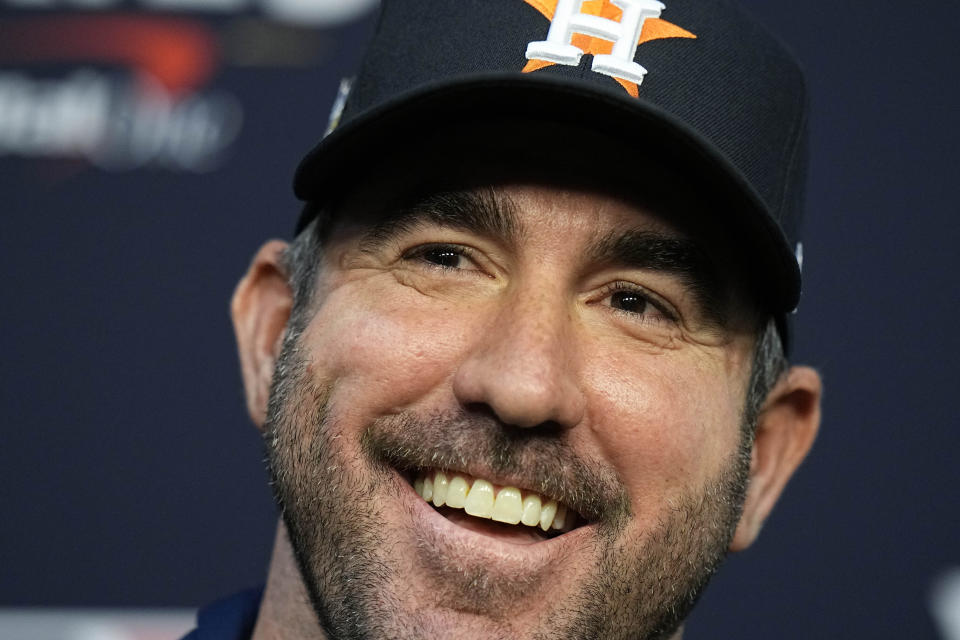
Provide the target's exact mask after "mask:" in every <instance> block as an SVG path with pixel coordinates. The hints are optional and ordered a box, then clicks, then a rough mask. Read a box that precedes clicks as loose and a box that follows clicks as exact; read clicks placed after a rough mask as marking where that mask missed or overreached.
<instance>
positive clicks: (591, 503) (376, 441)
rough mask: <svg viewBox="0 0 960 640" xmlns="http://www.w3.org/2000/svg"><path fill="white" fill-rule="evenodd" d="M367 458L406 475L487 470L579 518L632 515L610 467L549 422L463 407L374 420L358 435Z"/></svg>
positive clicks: (606, 520) (612, 521)
mask: <svg viewBox="0 0 960 640" xmlns="http://www.w3.org/2000/svg"><path fill="white" fill-rule="evenodd" d="M361 444H362V446H363V448H364V451H365V453H366V454H367V455H368V456H369V457H370V458H371V459H375V460H379V461H380V462H382V463H384V464H388V465H390V466H393V467H395V468H399V469H402V470H404V471H411V470H414V469H423V468H439V469H453V470H458V469H459V470H465V469H470V468H477V467H479V468H481V469H489V470H491V471H492V472H493V473H495V474H499V475H509V476H511V477H516V478H520V479H522V481H523V484H524V486H525V487H526V488H528V489H532V490H534V491H537V492H538V493H541V494H543V495H547V496H551V497H553V498H556V499H557V500H560V501H562V502H564V503H566V505H567V506H568V507H571V508H573V509H574V510H576V511H577V513H579V514H580V515H581V516H583V517H584V518H586V519H587V520H589V521H591V522H599V523H600V524H601V525H608V526H615V525H618V524H620V523H622V522H624V521H625V520H626V519H627V518H628V517H629V515H630V501H629V498H628V496H627V491H626V489H625V487H624V486H623V483H622V482H621V481H620V479H619V477H618V476H617V474H616V473H615V472H614V471H613V470H611V469H610V468H609V467H607V466H604V465H602V464H600V463H598V462H596V461H592V460H589V459H585V458H584V457H583V456H581V455H580V454H578V453H576V452H575V451H574V450H573V448H572V447H571V446H570V444H569V442H567V440H566V439H565V438H564V436H563V432H562V431H561V430H559V429H555V428H551V427H550V426H549V425H543V426H541V427H534V428H517V427H512V426H509V425H506V424H504V423H503V422H501V421H499V420H498V419H497V418H496V417H494V416H492V415H485V414H482V413H478V412H468V411H464V410H459V411H452V412H444V413H436V414H433V415H430V416H426V417H424V416H420V415H417V414H415V413H412V412H402V413H399V414H395V415H391V416H385V417H382V418H378V419H377V420H375V421H374V422H373V423H371V425H370V426H369V427H367V429H365V430H364V433H363V435H362V436H361Z"/></svg>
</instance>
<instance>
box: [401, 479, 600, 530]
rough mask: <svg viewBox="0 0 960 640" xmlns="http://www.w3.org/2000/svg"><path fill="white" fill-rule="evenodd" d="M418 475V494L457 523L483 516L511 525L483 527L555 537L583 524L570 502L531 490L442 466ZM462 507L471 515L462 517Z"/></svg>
mask: <svg viewBox="0 0 960 640" xmlns="http://www.w3.org/2000/svg"><path fill="white" fill-rule="evenodd" d="M415 478H416V479H415V480H414V481H413V488H414V490H415V491H416V492H417V494H418V495H420V497H422V498H423V499H424V500H425V501H426V502H428V503H431V504H433V506H434V507H437V508H443V511H442V513H444V514H445V515H446V516H447V517H448V518H449V517H450V516H453V518H454V519H455V521H456V522H459V523H466V524H471V519H479V520H492V521H494V522H499V523H503V524H505V525H508V526H507V527H492V528H491V527H486V528H484V529H483V530H491V531H501V530H502V531H504V532H506V531H509V530H511V528H519V529H521V530H523V529H530V531H529V533H541V532H542V533H543V535H545V536H548V537H553V536H555V535H559V534H562V533H565V532H567V531H570V530H572V529H574V528H575V527H576V526H577V525H579V524H581V523H582V519H581V518H580V516H579V515H578V514H577V513H576V512H575V511H574V510H573V509H569V508H568V507H567V505H566V504H564V503H562V502H558V501H557V500H555V499H554V498H552V497H549V496H545V495H543V494H541V493H539V492H536V491H532V490H530V489H520V488H519V487H517V486H510V485H501V484H495V483H494V482H493V481H491V480H487V479H484V478H478V477H473V476H470V475H468V474H465V473H454V472H451V471H444V470H441V469H425V470H421V471H418V472H416V475H415ZM460 510H462V512H463V513H465V514H467V515H468V516H470V517H471V518H461V517H460V515H462V513H461V511H460ZM474 529H475V530H477V528H476V527H474ZM538 530H539V531H538ZM534 539H536V536H535V538H534Z"/></svg>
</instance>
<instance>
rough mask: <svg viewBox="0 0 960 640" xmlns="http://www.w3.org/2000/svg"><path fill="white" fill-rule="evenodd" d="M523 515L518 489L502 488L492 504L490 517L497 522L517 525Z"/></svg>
mask: <svg viewBox="0 0 960 640" xmlns="http://www.w3.org/2000/svg"><path fill="white" fill-rule="evenodd" d="M522 514H523V501H522V500H520V489H517V488H515V487H504V488H503V489H500V493H498V494H497V501H496V502H494V503H493V513H492V514H491V517H492V518H493V519H494V520H496V521H497V522H506V523H507V524H517V523H519V522H520V516H521V515H522Z"/></svg>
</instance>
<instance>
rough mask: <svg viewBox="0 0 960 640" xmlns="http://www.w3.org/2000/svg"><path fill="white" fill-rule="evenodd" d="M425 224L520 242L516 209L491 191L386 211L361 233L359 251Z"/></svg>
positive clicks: (447, 194)
mask: <svg viewBox="0 0 960 640" xmlns="http://www.w3.org/2000/svg"><path fill="white" fill-rule="evenodd" d="M425 222H427V223H432V224H436V225H439V226H443V227H450V228H453V229H459V230H461V231H467V232H470V233H476V234H479V235H483V236H487V237H491V238H498V239H501V240H503V241H505V242H507V243H508V244H509V245H511V246H516V244H517V243H518V242H519V241H520V235H521V234H520V224H519V220H518V217H517V209H516V205H515V204H514V203H513V202H512V201H511V200H510V199H509V198H507V197H505V196H503V195H501V194H498V193H497V192H496V191H494V190H493V189H479V190H469V191H467V190H464V191H443V192H439V193H432V194H430V195H427V196H424V197H419V198H412V199H409V200H408V201H407V202H405V203H403V204H401V205H398V206H394V207H388V209H387V213H386V214H385V215H384V216H383V219H382V220H380V221H379V222H377V223H376V224H374V225H373V226H372V227H371V228H370V229H369V230H368V231H367V232H366V233H364V235H363V237H362V238H361V240H360V248H361V249H362V250H364V251H370V250H373V249H376V248H378V247H380V246H382V245H383V244H384V243H386V242H389V241H390V240H392V239H394V238H396V237H397V236H399V235H401V234H403V233H405V232H407V231H410V230H411V229H413V228H414V227H416V226H417V225H418V224H423V223H425Z"/></svg>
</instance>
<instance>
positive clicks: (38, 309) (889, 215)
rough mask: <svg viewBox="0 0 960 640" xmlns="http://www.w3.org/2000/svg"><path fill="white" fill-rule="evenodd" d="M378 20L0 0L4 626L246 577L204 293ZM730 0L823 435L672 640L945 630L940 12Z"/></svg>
mask: <svg viewBox="0 0 960 640" xmlns="http://www.w3.org/2000/svg"><path fill="white" fill-rule="evenodd" d="M680 1H687V0H674V2H680ZM375 4H376V0H136V1H132V0H0V294H2V295H0V363H2V364H0V411H2V420H3V425H2V427H0V429H2V431H0V434H2V437H0V469H2V471H0V474H2V475H0V479H2V483H0V638H3V639H4V640H6V639H7V638H10V639H19V638H31V639H34V638H38V639H40V640H45V639H49V640H58V639H64V640H79V639H81V638H82V639H84V640H129V639H133V638H138V639H145V638H174V637H177V635H178V634H179V633H180V632H181V631H185V630H186V629H187V627H189V626H190V625H191V619H192V615H193V611H194V610H195V609H196V607H198V606H201V605H203V604H204V603H207V602H209V601H211V600H214V599H216V598H218V597H221V596H223V595H226V594H229V593H232V592H235V591H237V590H239V589H241V588H244V587H247V586H252V585H257V584H260V583H262V581H263V579H264V570H265V567H266V564H267V560H268V555H269V550H270V545H271V542H272V536H273V530H274V526H275V520H276V511H275V508H274V506H273V502H272V499H271V496H270V492H269V490H268V488H267V484H266V474H265V472H264V470H263V464H262V451H261V445H260V442H259V439H258V437H257V432H256V431H255V429H254V428H253V427H252V426H251V425H250V423H249V421H248V419H247V417H246V414H245V409H244V402H243V396H242V388H241V385H240V378H239V374H238V367H237V364H236V355H235V351H234V345H233V338H232V335H231V328H230V323H229V318H228V314H227V306H228V300H229V298H230V295H231V292H232V289H233V286H234V284H235V282H236V281H237V279H238V278H239V276H240V275H241V274H242V273H243V271H244V269H245V267H246V265H247V262H248V260H249V259H250V257H251V256H252V255H253V252H254V251H255V250H256V248H257V247H258V246H259V245H260V244H261V243H262V242H263V241H264V240H265V239H267V238H271V237H283V238H287V237H289V235H290V233H291V232H292V229H293V226H294V222H295V219H296V216H297V214H298V211H299V207H298V203H297V201H296V200H295V199H294V197H293V195H292V192H291V188H290V182H291V179H292V172H293V168H294V167H295V166H296V163H297V162H298V160H299V158H300V157H301V156H302V155H303V153H304V152H305V151H306V150H307V149H309V148H310V147H311V146H312V145H313V144H314V142H315V141H317V140H318V139H319V138H320V137H321V135H322V134H323V132H324V129H325V128H326V125H327V116H328V113H329V110H330V106H331V104H332V103H333V100H334V97H335V95H336V92H337V86H338V84H339V81H340V79H341V77H343V76H345V75H349V74H350V73H351V71H352V69H353V67H354V65H355V64H356V62H357V61H358V58H359V54H360V52H361V50H362V46H363V43H364V41H365V39H366V36H367V34H368V33H369V32H370V29H371V27H372V20H371V14H372V11H373V10H374V9H375ZM746 4H747V5H748V7H749V8H750V9H751V10H752V11H753V12H754V13H755V14H756V15H757V16H758V17H759V18H761V19H762V20H763V21H764V22H765V23H766V24H767V25H768V26H770V27H771V28H772V29H773V30H774V31H775V32H777V33H778V34H780V35H781V36H782V38H783V39H784V40H785V41H786V42H787V43H788V44H789V45H790V46H791V47H792V48H793V49H794V50H795V52H796V53H797V54H798V56H799V57H800V59H801V60H802V61H803V63H804V66H805V67H806V70H807V73H808V77H809V81H810V88H811V93H812V96H813V116H812V140H811V142H812V149H811V150H812V162H811V167H812V168H811V175H810V181H809V197H808V208H807V211H808V213H807V222H806V225H805V232H804V234H803V240H804V277H805V286H804V297H803V301H802V303H801V306H800V313H799V314H798V316H797V318H796V319H797V339H796V349H795V353H796V359H797V360H798V361H801V362H805V363H810V364H814V365H816V366H818V367H819V368H820V369H821V371H822V373H823V376H824V379H825V382H826V397H825V406H824V423H823V427H822V431H821V435H820V438H819V440H818V442H817V444H816V446H815V448H814V451H813V453H812V455H811V457H810V458H809V459H808V461H807V462H806V463H805V465H804V466H803V467H802V468H801V471H800V473H799V475H798V476H797V477H796V478H795V480H794V481H793V482H792V484H791V485H790V487H789V488H788V490H787V492H786V495H785V496H784V499H783V500H782V502H781V503H780V505H779V506H778V507H777V509H776V511H775V512H774V514H773V517H772V518H771V520H770V521H769V524H768V525H767V527H766V529H765V531H764V535H763V536H762V537H761V539H760V540H759V542H758V544H757V545H756V547H755V548H754V549H752V550H750V551H749V552H747V553H744V554H741V555H739V556H736V557H733V558H731V559H730V561H729V562H728V564H727V567H726V568H725V570H724V571H723V572H721V574H720V576H718V577H717V578H716V580H715V581H714V583H713V584H712V585H711V587H710V588H709V589H708V591H707V593H706V595H705V596H704V600H703V602H702V603H701V605H700V606H699V607H698V608H697V609H696V611H695V613H694V615H693V617H692V619H691V620H690V622H689V624H688V633H687V637H688V638H690V639H692V640H698V639H700V640H707V639H710V638H733V637H737V638H744V639H748V640H761V639H769V638H778V639H781V640H800V639H809V638H840V637H854V638H860V637H863V638H866V637H872V638H917V639H929V640H960V489H958V482H960V472H958V468H960V455H958V453H960V446H958V443H960V433H958V429H960V420H958V419H957V417H956V411H955V405H954V402H955V401H956V400H957V392H956V390H955V389H956V386H957V380H958V376H957V368H958V367H957V364H958V356H960V348H958V347H960V344H958V334H960V330H958V329H956V325H957V322H958V320H957V318H958V315H960V294H958V288H960V277H958V268H960V259H958V256H957V253H958V245H960V222H958V220H960V198H958V196H957V187H958V183H960V160H958V157H960V151H958V150H960V126H958V112H960V92H958V79H957V65H958V61H960V39H958V38H957V29H958V28H960V4H957V3H952V2H928V3H919V4H918V3H914V4H907V5H904V4H903V3H900V2H894V1H893V0H875V1H873V2H837V3H826V4H824V3H820V4H818V5H810V4H804V3H797V2H793V1H789V0H746ZM38 621H39V624H40V626H36V625H37V624H38ZM30 625H33V626H30Z"/></svg>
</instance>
